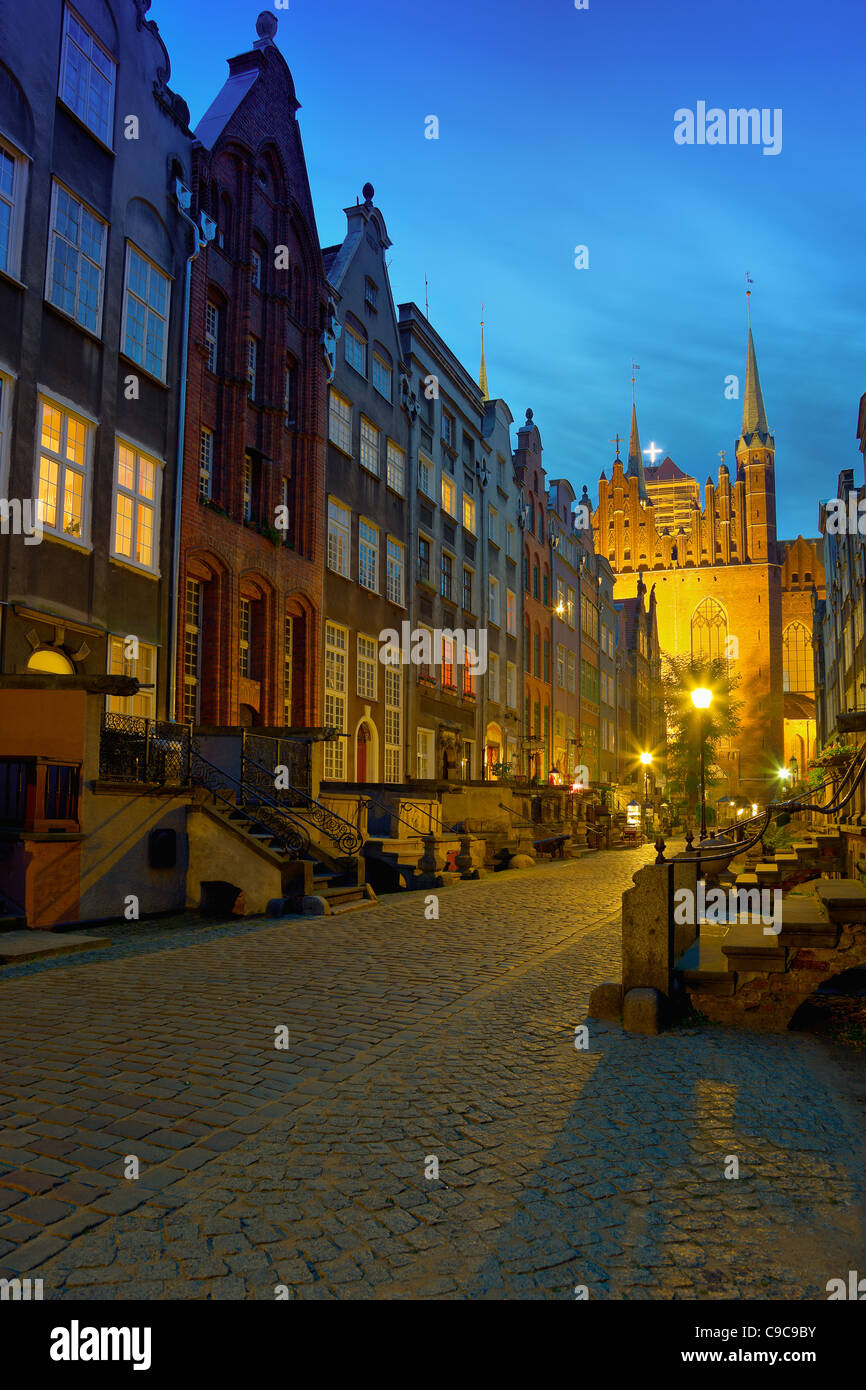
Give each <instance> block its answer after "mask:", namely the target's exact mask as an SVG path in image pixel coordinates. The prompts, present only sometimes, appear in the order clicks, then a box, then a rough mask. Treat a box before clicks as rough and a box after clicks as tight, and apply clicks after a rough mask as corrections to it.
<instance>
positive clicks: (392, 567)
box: [385, 536, 404, 604]
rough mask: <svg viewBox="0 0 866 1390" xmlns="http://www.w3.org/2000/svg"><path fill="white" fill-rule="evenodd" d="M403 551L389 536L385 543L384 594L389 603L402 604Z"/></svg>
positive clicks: (398, 543)
mask: <svg viewBox="0 0 866 1390" xmlns="http://www.w3.org/2000/svg"><path fill="white" fill-rule="evenodd" d="M403 555H404V549H403V546H402V545H401V544H400V542H399V541H395V540H394V539H393V538H392V537H391V536H389V537H388V539H387V541H386V543H385V594H386V597H387V598H388V599H390V601H391V603H399V604H402V603H403V570H404V560H403Z"/></svg>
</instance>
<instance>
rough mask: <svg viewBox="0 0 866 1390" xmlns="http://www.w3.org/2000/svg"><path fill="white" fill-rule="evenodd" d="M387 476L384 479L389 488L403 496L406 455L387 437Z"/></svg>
mask: <svg viewBox="0 0 866 1390" xmlns="http://www.w3.org/2000/svg"><path fill="white" fill-rule="evenodd" d="M385 452H386V458H387V476H386V481H387V483H388V486H389V488H391V489H392V490H393V491H394V492H399V494H400V496H401V497H402V496H403V475H404V473H405V469H406V455H405V453H404V451H403V450H402V449H401V448H400V447H399V445H397V444H395V443H394V442H393V440H391V439H389V440H388V444H387V448H386V451H385Z"/></svg>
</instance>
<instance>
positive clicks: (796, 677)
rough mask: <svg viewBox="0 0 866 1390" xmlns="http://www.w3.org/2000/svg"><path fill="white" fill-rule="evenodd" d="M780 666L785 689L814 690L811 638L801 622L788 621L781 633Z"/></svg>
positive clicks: (809, 691) (808, 692)
mask: <svg viewBox="0 0 866 1390" xmlns="http://www.w3.org/2000/svg"><path fill="white" fill-rule="evenodd" d="M782 668H783V672H784V689H785V690H797V691H802V692H803V693H805V694H812V693H813V692H814V690H815V670H814V663H813V659H812V639H811V636H810V635H809V630H808V628H807V627H806V626H805V625H804V624H803V623H789V624H788V626H787V627H786V628H785V631H784V632H783V634H782Z"/></svg>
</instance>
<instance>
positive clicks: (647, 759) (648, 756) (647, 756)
mask: <svg viewBox="0 0 866 1390" xmlns="http://www.w3.org/2000/svg"><path fill="white" fill-rule="evenodd" d="M640 760H641V764H642V766H643V824H644V832H646V803H647V796H648V787H649V770H650V763H651V762H652V760H653V756H652V753H641V755H640Z"/></svg>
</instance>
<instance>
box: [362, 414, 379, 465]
mask: <svg viewBox="0 0 866 1390" xmlns="http://www.w3.org/2000/svg"><path fill="white" fill-rule="evenodd" d="M379 434H380V431H379V430H377V428H376V426H375V425H374V424H373V423H372V421H371V420H368V419H367V417H366V415H362V416H361V467H362V468H366V470H367V472H368V473H375V475H376V477H377V478H378V476H379Z"/></svg>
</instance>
